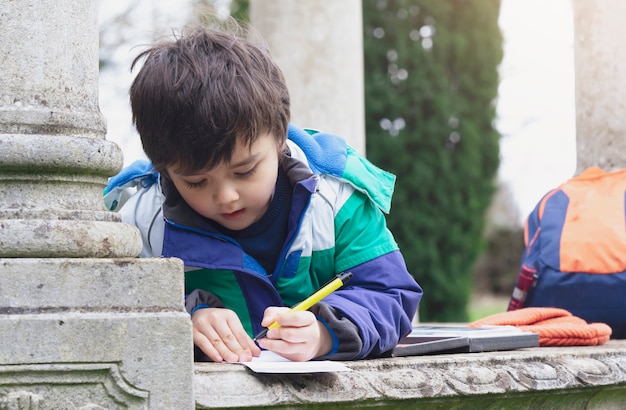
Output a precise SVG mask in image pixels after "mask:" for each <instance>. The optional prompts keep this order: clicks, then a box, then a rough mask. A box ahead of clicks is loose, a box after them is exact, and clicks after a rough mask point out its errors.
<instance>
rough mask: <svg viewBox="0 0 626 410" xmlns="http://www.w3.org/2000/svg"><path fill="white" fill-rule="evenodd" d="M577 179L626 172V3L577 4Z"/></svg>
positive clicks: (609, 0)
mask: <svg viewBox="0 0 626 410" xmlns="http://www.w3.org/2000/svg"><path fill="white" fill-rule="evenodd" d="M572 5H573V11H574V56H575V73H576V144H577V156H578V159H577V170H576V172H577V173H580V172H581V171H583V170H584V169H586V168H587V167H590V166H599V167H601V168H603V169H604V170H605V171H610V170H615V169H618V168H624V167H626V155H624V153H625V152H626V115H625V113H626V48H624V46H623V39H624V38H626V25H624V18H626V2H624V1H622V0H602V1H598V0H594V1H590V0H574V1H573V2H572Z"/></svg>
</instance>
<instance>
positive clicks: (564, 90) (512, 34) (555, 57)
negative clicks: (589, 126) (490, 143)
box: [496, 0, 576, 219]
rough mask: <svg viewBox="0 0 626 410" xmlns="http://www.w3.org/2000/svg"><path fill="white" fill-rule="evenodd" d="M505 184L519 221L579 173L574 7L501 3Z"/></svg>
mask: <svg viewBox="0 0 626 410" xmlns="http://www.w3.org/2000/svg"><path fill="white" fill-rule="evenodd" d="M499 23H500V26H501V28H502V31H503V35H504V59H503V61H502V64H501V66H500V76H501V82H500V88H499V97H498V104H497V112H498V121H497V123H496V124H497V128H498V130H499V131H500V133H501V134H502V139H501V143H500V158H501V165H500V170H499V176H500V178H501V180H503V181H505V182H506V183H508V184H509V186H510V188H511V191H512V193H513V196H514V197H515V203H517V205H518V207H519V210H520V216H521V217H522V218H524V219H525V218H526V216H527V215H528V213H529V212H530V211H532V209H533V207H534V206H535V204H536V203H537V202H538V201H539V199H540V198H541V196H543V194H545V193H546V192H547V191H548V190H550V189H551V188H553V187H555V186H557V185H559V184H561V183H562V182H564V181H565V180H567V179H568V178H570V177H571V176H573V174H574V171H575V168H576V121H575V105H574V104H575V96H574V36H573V16H572V9H571V5H570V1H569V0H503V1H502V8H501V12H500V20H499Z"/></svg>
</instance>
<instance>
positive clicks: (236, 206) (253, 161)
mask: <svg viewBox="0 0 626 410" xmlns="http://www.w3.org/2000/svg"><path fill="white" fill-rule="evenodd" d="M281 148H282V147H277V144H276V140H275V138H274V136H273V135H271V134H262V135H260V136H259V137H258V138H257V140H256V141H255V142H254V143H253V144H251V145H250V146H246V145H244V144H243V143H242V142H241V141H240V140H238V141H237V145H236V147H235V151H234V152H233V155H232V158H231V161H230V162H229V163H224V162H223V163H220V164H218V165H217V166H216V167H215V168H213V169H211V170H210V171H201V172H200V173H197V174H192V175H185V174H178V173H176V172H175V169H176V167H174V166H168V167H167V173H168V175H169V176H170V178H171V180H172V182H173V183H174V185H175V186H176V189H178V192H180V194H181V196H182V197H183V199H184V200H185V202H187V204H189V206H191V208H193V210H195V211H196V212H197V213H199V214H200V215H202V216H204V217H206V218H209V219H211V220H213V221H215V222H217V223H219V224H220V225H222V226H223V227H225V228H227V229H231V230H241V229H244V228H247V227H248V226H250V225H252V224H253V223H254V222H256V221H258V220H259V219H260V218H261V217H262V216H263V214H265V211H267V208H268V207H269V204H270V201H271V199H272V194H273V193H274V187H275V186H276V178H277V177H278V159H279V152H280V151H282V149H281Z"/></svg>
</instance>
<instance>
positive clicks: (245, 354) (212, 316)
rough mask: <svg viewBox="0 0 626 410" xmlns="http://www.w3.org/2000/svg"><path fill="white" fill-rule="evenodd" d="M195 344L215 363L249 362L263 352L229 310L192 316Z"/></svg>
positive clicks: (204, 310) (199, 312)
mask: <svg viewBox="0 0 626 410" xmlns="http://www.w3.org/2000/svg"><path fill="white" fill-rule="evenodd" d="M191 322H192V323H193V343H194V344H195V345H196V346H198V347H199V348H200V350H202V351H203V352H204V353H205V354H206V355H207V356H209V359H211V360H213V361H214V362H222V361H226V362H249V361H251V360H252V357H253V356H258V355H259V354H261V349H259V347H258V346H257V345H256V344H255V343H254V341H253V340H252V339H251V338H250V336H248V334H247V333H246V331H245V330H244V328H243V325H242V324H241V321H240V320H239V318H238V317H237V314H236V313H235V312H234V311H232V310H229V309H223V308H206V309H199V310H197V311H195V312H194V314H193V315H192V316H191Z"/></svg>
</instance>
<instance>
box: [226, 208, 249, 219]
mask: <svg viewBox="0 0 626 410" xmlns="http://www.w3.org/2000/svg"><path fill="white" fill-rule="evenodd" d="M243 212H244V210H243V209H239V210H237V211H235V212H231V213H228V214H222V218H224V219H226V220H228V221H232V220H235V219H237V218H239V217H240V216H241V215H243Z"/></svg>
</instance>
